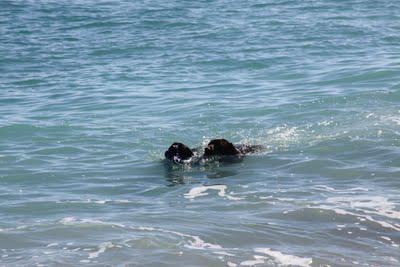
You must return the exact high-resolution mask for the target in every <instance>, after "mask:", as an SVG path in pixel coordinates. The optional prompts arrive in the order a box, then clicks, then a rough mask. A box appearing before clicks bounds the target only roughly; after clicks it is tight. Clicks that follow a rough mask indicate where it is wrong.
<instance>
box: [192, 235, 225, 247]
mask: <svg viewBox="0 0 400 267" xmlns="http://www.w3.org/2000/svg"><path fill="white" fill-rule="evenodd" d="M191 238H193V240H189V244H187V245H185V247H187V248H192V249H207V248H210V249H222V247H221V246H220V245H217V244H211V243H207V242H204V240H202V239H201V238H200V237H198V236H191Z"/></svg>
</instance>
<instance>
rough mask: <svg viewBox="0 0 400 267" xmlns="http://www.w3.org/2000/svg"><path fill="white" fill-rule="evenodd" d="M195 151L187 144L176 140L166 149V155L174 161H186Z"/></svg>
mask: <svg viewBox="0 0 400 267" xmlns="http://www.w3.org/2000/svg"><path fill="white" fill-rule="evenodd" d="M193 152H194V151H193V150H192V149H190V148H189V147H188V146H186V145H185V144H182V143H177V142H176V143H173V144H172V145H171V146H170V147H169V148H168V150H167V151H165V153H164V156H165V158H166V159H168V160H170V161H172V162H173V163H184V162H185V161H188V160H190V159H191V158H192V157H193V156H194V153H193Z"/></svg>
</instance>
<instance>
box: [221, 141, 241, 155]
mask: <svg viewBox="0 0 400 267" xmlns="http://www.w3.org/2000/svg"><path fill="white" fill-rule="evenodd" d="M221 148H222V153H223V155H237V154H239V151H238V150H237V149H236V147H235V146H234V145H233V144H232V143H231V142H229V141H228V140H226V139H221Z"/></svg>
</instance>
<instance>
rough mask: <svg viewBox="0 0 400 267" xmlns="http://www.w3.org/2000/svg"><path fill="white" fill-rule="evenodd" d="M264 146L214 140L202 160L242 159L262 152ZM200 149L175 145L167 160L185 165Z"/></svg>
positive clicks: (205, 150) (168, 153) (170, 150)
mask: <svg viewBox="0 0 400 267" xmlns="http://www.w3.org/2000/svg"><path fill="white" fill-rule="evenodd" d="M261 149H262V146H260V145H245V144H237V145H234V144H232V143H231V142H229V141H228V140H226V139H213V140H211V141H210V142H209V143H208V145H207V147H206V148H205V149H204V154H203V156H202V157H197V159H198V160H200V159H207V160H208V159H211V158H214V159H218V160H220V161H224V159H226V158H231V159H232V158H233V157H237V158H241V157H242V156H244V155H246V154H249V153H254V152H257V151H260V150H261ZM198 150H199V149H196V148H194V149H190V148H189V147H188V146H186V145H185V144H182V143H177V142H176V143H173V144H172V145H171V146H170V147H169V148H168V150H167V151H165V153H164V155H165V158H167V159H168V160H170V161H172V162H173V163H185V162H189V161H190V160H191V159H192V158H193V157H194V156H195V155H197V154H198Z"/></svg>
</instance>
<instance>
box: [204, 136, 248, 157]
mask: <svg viewBox="0 0 400 267" xmlns="http://www.w3.org/2000/svg"><path fill="white" fill-rule="evenodd" d="M238 154H240V152H239V150H237V149H236V148H235V146H234V145H233V144H232V143H231V142H229V141H227V140H225V139H214V140H211V141H210V143H208V145H207V147H206V148H205V149H204V156H206V157H210V156H234V155H238Z"/></svg>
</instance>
